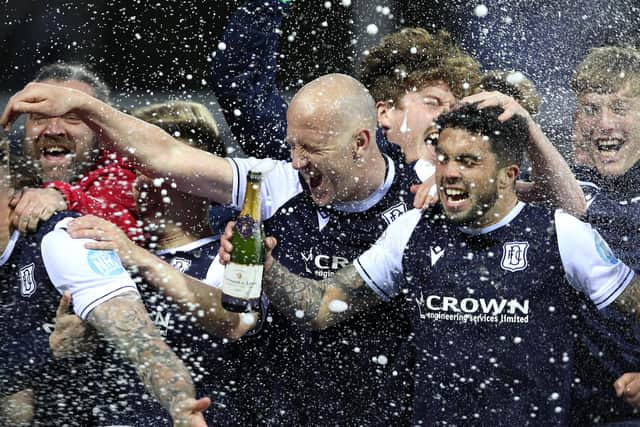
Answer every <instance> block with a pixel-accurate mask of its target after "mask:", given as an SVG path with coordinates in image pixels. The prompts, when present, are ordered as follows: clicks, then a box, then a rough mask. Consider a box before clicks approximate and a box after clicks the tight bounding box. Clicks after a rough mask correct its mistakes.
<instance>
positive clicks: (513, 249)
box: [500, 242, 529, 271]
mask: <svg viewBox="0 0 640 427" xmlns="http://www.w3.org/2000/svg"><path fill="white" fill-rule="evenodd" d="M528 249H529V242H507V243H505V244H504V248H503V250H502V261H501V262H500V267H502V268H503V269H504V270H507V271H521V270H524V269H525V268H527V266H528V265H529V262H528V261H527V250H528Z"/></svg>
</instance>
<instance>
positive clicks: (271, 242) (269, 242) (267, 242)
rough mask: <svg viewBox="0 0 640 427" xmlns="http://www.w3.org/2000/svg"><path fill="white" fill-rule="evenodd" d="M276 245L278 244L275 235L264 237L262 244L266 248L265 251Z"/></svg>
mask: <svg viewBox="0 0 640 427" xmlns="http://www.w3.org/2000/svg"><path fill="white" fill-rule="evenodd" d="M277 245H278V240H277V239H276V238H275V237H273V236H269V237H265V239H264V246H265V248H266V249H267V251H272V250H273V249H274V248H275V247H276V246H277Z"/></svg>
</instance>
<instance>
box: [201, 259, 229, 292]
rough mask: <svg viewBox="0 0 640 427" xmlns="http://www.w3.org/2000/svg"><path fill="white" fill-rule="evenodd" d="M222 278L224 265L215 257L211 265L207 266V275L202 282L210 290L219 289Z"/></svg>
mask: <svg viewBox="0 0 640 427" xmlns="http://www.w3.org/2000/svg"><path fill="white" fill-rule="evenodd" d="M223 278H224V265H222V264H220V255H216V257H215V258H214V259H213V261H212V262H211V265H209V269H208V270H207V275H206V276H205V278H204V280H203V282H204V283H205V284H207V285H209V286H211V287H212V288H221V287H222V279H223Z"/></svg>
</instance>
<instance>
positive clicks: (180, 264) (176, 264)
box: [171, 257, 191, 273]
mask: <svg viewBox="0 0 640 427" xmlns="http://www.w3.org/2000/svg"><path fill="white" fill-rule="evenodd" d="M171 267H173V269H174V270H178V271H179V272H180V273H184V272H186V271H187V270H189V267H191V260H190V259H186V258H181V257H175V258H174V259H172V260H171Z"/></svg>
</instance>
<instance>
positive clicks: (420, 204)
mask: <svg viewBox="0 0 640 427" xmlns="http://www.w3.org/2000/svg"><path fill="white" fill-rule="evenodd" d="M410 190H411V192H412V193H414V194H415V196H414V198H413V207H414V208H416V209H426V208H428V207H430V206H433V205H435V204H436V203H438V200H439V199H438V186H437V185H436V184H435V179H432V178H430V179H428V180H426V181H425V182H423V183H422V184H419V185H412V186H411V188H410Z"/></svg>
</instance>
